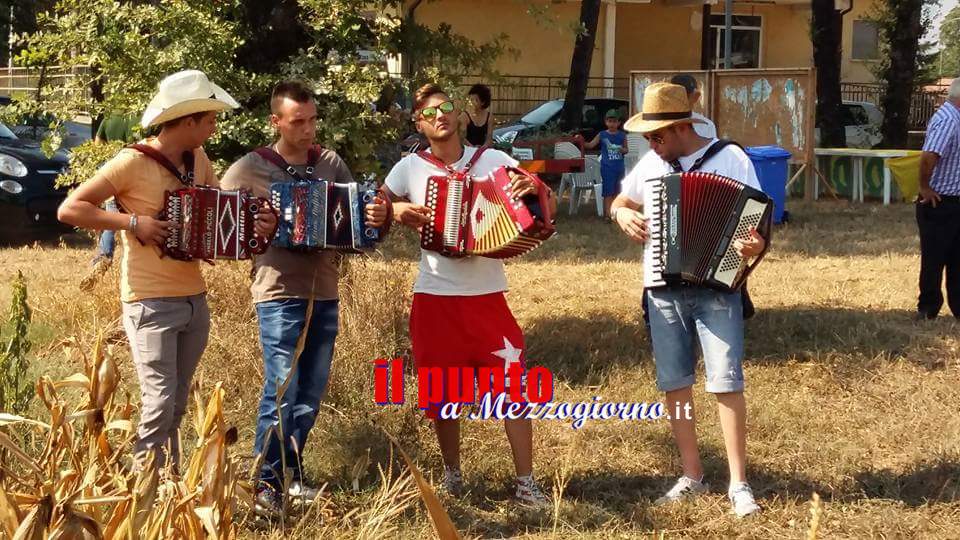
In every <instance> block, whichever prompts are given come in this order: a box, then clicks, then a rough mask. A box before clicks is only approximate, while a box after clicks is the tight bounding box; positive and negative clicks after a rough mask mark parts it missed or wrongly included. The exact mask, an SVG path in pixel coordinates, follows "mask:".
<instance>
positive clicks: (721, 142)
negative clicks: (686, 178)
mask: <svg viewBox="0 0 960 540" xmlns="http://www.w3.org/2000/svg"><path fill="white" fill-rule="evenodd" d="M730 145H733V146H736V147H737V148H739V149H741V150H743V146H740V143H738V142H736V141H731V140H729V139H718V140H717V142H715V143H713V144H711V145H710V147H709V148H707V151H706V152H704V153H703V155H702V156H700V157H699V158H698V159H697V160H696V161H694V162H693V165H691V166H690V168H689V169H687V171H684V170H683V167H681V166H680V161H679V160H678V161H674V162H673V163H671V165H672V166H673V170H674V172H693V171H698V170H700V167H703V164H704V163H706V162H707V161H709V160H710V158H712V157H713V156H715V155H717V154H719V153H720V151H721V150H723V149H724V148H726V147H728V146H730Z"/></svg>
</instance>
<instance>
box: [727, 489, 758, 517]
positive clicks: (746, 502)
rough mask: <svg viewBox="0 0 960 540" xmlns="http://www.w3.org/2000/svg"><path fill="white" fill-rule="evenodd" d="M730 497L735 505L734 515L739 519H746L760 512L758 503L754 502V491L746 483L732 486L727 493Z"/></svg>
mask: <svg viewBox="0 0 960 540" xmlns="http://www.w3.org/2000/svg"><path fill="white" fill-rule="evenodd" d="M727 496H728V497H730V503H731V504H732V505H733V513H734V514H736V515H737V517H740V518H742V517H746V516H749V515H750V514H755V513H757V512H759V511H760V506H759V505H758V504H757V501H755V500H753V491H752V490H751V489H750V486H749V485H748V484H747V483H746V482H738V483H736V484H731V485H730V489H729V490H728V491H727Z"/></svg>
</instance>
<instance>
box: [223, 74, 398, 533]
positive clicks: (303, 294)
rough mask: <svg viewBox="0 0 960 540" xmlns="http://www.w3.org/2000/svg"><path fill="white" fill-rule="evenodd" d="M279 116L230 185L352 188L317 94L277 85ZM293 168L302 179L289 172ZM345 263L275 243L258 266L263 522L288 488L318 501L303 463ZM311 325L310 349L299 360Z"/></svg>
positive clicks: (296, 85)
mask: <svg viewBox="0 0 960 540" xmlns="http://www.w3.org/2000/svg"><path fill="white" fill-rule="evenodd" d="M270 111H271V114H270V124H271V126H272V127H273V128H274V130H275V132H276V133H277V135H278V139H277V141H276V142H275V143H274V144H272V145H270V146H269V147H266V148H259V149H257V150H255V151H253V152H250V153H249V154H247V155H245V156H243V157H242V158H241V159H240V160H239V161H237V162H236V163H234V164H233V165H232V166H231V167H230V168H229V169H228V170H227V172H226V173H225V174H224V175H223V186H224V187H228V188H231V189H236V188H246V189H250V190H252V191H253V192H254V194H255V195H257V196H260V197H269V193H270V184H272V183H274V182H292V181H294V180H298V179H321V178H322V179H325V180H329V181H333V182H353V175H352V174H350V170H349V169H348V168H347V164H346V163H344V161H343V160H342V159H340V156H338V155H337V154H336V152H334V151H333V150H328V149H326V148H321V147H319V146H317V145H316V144H315V141H316V137H317V104H316V102H315V101H314V97H313V91H312V90H311V89H310V87H308V86H306V85H305V84H304V83H302V82H299V81H284V82H281V83H279V84H277V86H276V87H274V89H273V94H272V96H271V99H270ZM290 167H292V168H293V170H294V173H291V172H289V169H290ZM294 174H296V177H295V176H294ZM298 177H299V178H298ZM388 204H389V203H388V202H387V201H384V200H382V199H380V200H377V201H375V204H369V205H367V207H366V223H367V225H369V226H371V227H381V226H383V225H384V223H385V222H386V218H387V205H388ZM338 260H339V257H338V256H337V253H336V252H334V251H331V250H324V251H317V252H310V253H306V252H298V251H294V250H290V249H284V248H280V247H276V246H271V247H270V248H268V249H267V251H266V253H264V254H263V255H260V256H258V257H256V258H255V259H254V276H253V283H252V284H251V286H250V292H251V293H252V296H253V302H254V304H256V308H257V320H258V322H259V326H260V344H261V346H262V347H263V366H264V369H263V374H264V386H263V395H262V396H261V399H260V408H259V413H258V417H257V432H256V438H255V440H254V452H255V453H256V454H258V455H259V456H260V468H259V470H258V471H257V479H258V486H257V495H256V506H255V507H254V511H255V512H256V513H257V514H258V515H260V516H263V517H268V518H272V517H277V516H278V515H280V513H281V511H282V498H281V497H280V494H281V493H283V488H284V486H285V485H286V488H287V494H288V495H289V496H291V497H295V498H296V499H299V500H301V501H312V500H313V499H315V498H316V496H317V495H318V491H317V490H316V489H315V488H313V487H310V486H308V485H307V484H306V483H305V482H304V479H303V472H302V463H303V461H302V459H303V449H304V445H305V444H306V442H307V436H308V435H309V433H310V430H311V429H312V428H313V424H314V422H315V420H316V418H317V413H318V412H319V411H320V398H321V397H323V393H324V392H325V390H326V387H327V381H328V380H329V377H330V364H331V362H332V360H333V347H334V341H335V340H336V337H337V321H338V314H339V301H338V300H337V297H338V294H337V283H338V281H339V278H340V270H339V267H338ZM311 299H313V309H312V311H311V315H310V318H309V326H307V309H308V304H309V303H310V300H311ZM305 326H307V330H306V334H305V336H306V337H305V338H304V342H303V343H304V347H303V350H302V352H301V353H300V356H299V358H294V351H295V350H296V348H297V343H298V340H299V339H300V335H301V333H303V330H304V327H305ZM280 388H285V390H283V391H281V390H280ZM281 433H282V434H283V436H282V437H281V436H280V434H281ZM284 466H286V468H287V469H288V470H289V472H290V476H289V477H288V478H287V480H289V482H285V478H284V477H285V473H286V471H284Z"/></svg>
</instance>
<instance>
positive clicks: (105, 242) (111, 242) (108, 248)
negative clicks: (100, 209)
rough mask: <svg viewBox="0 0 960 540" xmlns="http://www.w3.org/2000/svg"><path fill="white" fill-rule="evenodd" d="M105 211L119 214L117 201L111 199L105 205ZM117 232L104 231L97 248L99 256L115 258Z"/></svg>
mask: <svg viewBox="0 0 960 540" xmlns="http://www.w3.org/2000/svg"><path fill="white" fill-rule="evenodd" d="M104 210H106V211H107V212H117V211H118V210H117V201H116V199H110V200H109V201H107V202H106V204H104ZM116 235H117V232H116V231H103V232H102V233H100V242H99V245H98V247H97V255H98V256H99V257H106V258H108V259H112V258H113V249H114V247H116V245H117V244H116Z"/></svg>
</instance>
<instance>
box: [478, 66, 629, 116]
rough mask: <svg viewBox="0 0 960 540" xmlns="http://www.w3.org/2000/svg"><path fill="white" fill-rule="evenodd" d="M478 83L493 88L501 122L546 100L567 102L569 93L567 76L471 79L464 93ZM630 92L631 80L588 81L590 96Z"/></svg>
mask: <svg viewBox="0 0 960 540" xmlns="http://www.w3.org/2000/svg"><path fill="white" fill-rule="evenodd" d="M475 83H482V84H485V85H487V86H489V87H490V93H491V96H492V102H493V103H492V108H493V112H494V115H495V116H496V119H497V123H504V122H511V121H513V120H516V119H518V118H520V117H521V116H523V115H524V114H525V113H527V112H528V111H530V110H531V109H533V108H534V107H536V106H537V105H539V104H541V103H543V102H544V101H550V100H553V99H563V97H564V96H565V95H566V92H567V77H547V76H536V75H504V76H501V77H497V78H496V79H488V80H484V79H482V78H481V77H467V78H466V79H464V81H463V83H462V89H463V91H464V93H466V91H467V90H468V89H469V88H470V86H471V85H473V84H475ZM629 93H630V79H629V78H627V77H591V78H590V79H588V82H587V97H613V98H619V99H623V100H626V99H628V97H629Z"/></svg>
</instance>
